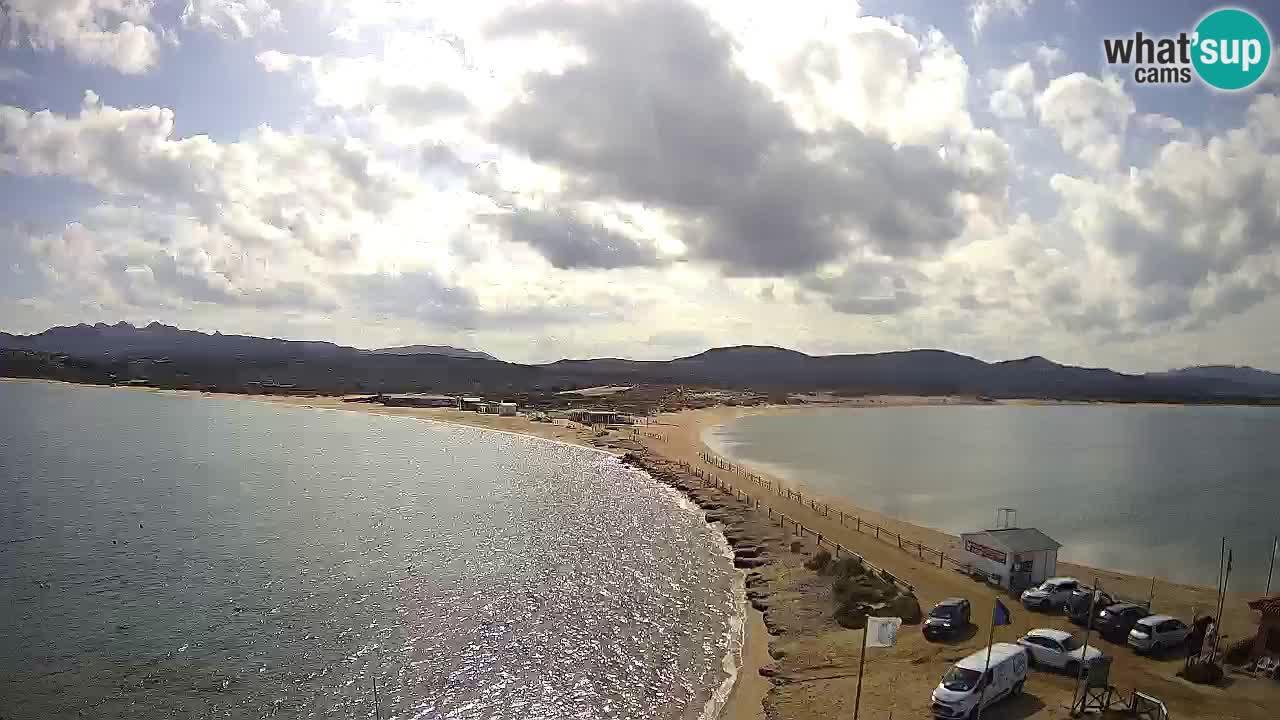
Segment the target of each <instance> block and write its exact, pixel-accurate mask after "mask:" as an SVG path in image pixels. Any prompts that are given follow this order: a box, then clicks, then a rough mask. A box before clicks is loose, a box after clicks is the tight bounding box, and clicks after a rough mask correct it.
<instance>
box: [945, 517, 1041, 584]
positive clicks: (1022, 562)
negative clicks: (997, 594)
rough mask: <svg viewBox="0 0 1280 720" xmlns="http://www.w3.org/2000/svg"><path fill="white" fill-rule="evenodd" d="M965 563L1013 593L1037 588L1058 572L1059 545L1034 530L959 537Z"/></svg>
mask: <svg viewBox="0 0 1280 720" xmlns="http://www.w3.org/2000/svg"><path fill="white" fill-rule="evenodd" d="M960 540H961V542H963V543H964V551H965V554H966V556H967V558H966V559H967V561H968V562H969V563H970V564H971V565H972V566H973V567H974V568H975V569H977V570H981V571H982V572H983V573H984V574H986V575H988V576H990V577H993V578H995V580H996V581H997V584H998V585H1000V587H1003V588H1007V589H1010V590H1014V591H1019V590H1023V589H1025V588H1028V587H1031V586H1033V585H1039V584H1040V583H1042V582H1044V581H1045V579H1046V578H1050V577H1053V576H1054V575H1055V574H1056V573H1057V572H1058V548H1060V547H1062V543H1060V542H1058V541H1057V540H1054V539H1053V538H1051V537H1049V536H1048V535H1045V534H1044V533H1042V532H1040V531H1039V530H1037V529H1035V528H1001V529H998V530H980V531H978V532H971V533H961V534H960Z"/></svg>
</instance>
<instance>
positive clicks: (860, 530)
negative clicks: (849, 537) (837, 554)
mask: <svg viewBox="0 0 1280 720" xmlns="http://www.w3.org/2000/svg"><path fill="white" fill-rule="evenodd" d="M853 519H854V520H857V521H858V532H862V518H860V517H857V516H854V518H853Z"/></svg>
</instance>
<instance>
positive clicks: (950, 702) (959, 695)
mask: <svg viewBox="0 0 1280 720" xmlns="http://www.w3.org/2000/svg"><path fill="white" fill-rule="evenodd" d="M988 655H990V656H989V657H988ZM983 670H986V672H985V673H984V672H983ZM1026 682H1027V651H1026V650H1024V649H1022V648H1021V647H1019V646H1017V645H1013V644H1010V643H994V644H993V645H992V646H991V647H990V648H983V649H981V650H979V651H978V652H976V653H973V654H972V655H970V656H968V657H966V658H964V659H963V660H961V661H960V662H958V663H956V664H955V666H954V667H952V668H951V669H950V670H948V671H947V674H946V675H943V676H942V682H940V683H938V687H937V688H936V689H935V690H934V691H933V695H932V697H931V698H930V699H931V701H932V704H931V706H930V710H931V711H932V712H933V716H934V717H935V718H939V719H940V720H955V719H957V718H971V717H973V716H974V715H975V714H978V713H979V712H980V710H979V708H978V703H982V707H984V708H986V707H989V706H991V705H993V704H995V703H997V702H999V701H1001V700H1003V699H1005V698H1009V697H1016V696H1017V695H1020V694H1022V687H1023V685H1025V684H1026Z"/></svg>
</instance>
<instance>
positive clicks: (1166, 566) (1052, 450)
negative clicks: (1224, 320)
mask: <svg viewBox="0 0 1280 720" xmlns="http://www.w3.org/2000/svg"><path fill="white" fill-rule="evenodd" d="M706 440H707V442H708V444H709V445H710V446H711V447H712V448H713V449H717V450H718V451H719V452H721V454H723V455H725V456H727V457H731V458H734V459H736V460H740V461H743V462H747V463H751V464H754V465H757V466H758V467H761V469H764V470H766V471H768V472H770V473H771V474H776V475H779V476H782V477H787V478H792V479H794V480H797V481H800V482H802V483H804V484H805V485H808V486H809V487H810V488H812V489H813V490H814V491H815V492H817V493H819V494H820V495H824V496H827V497H833V498H838V497H843V498H847V499H848V500H849V501H851V502H853V503H856V504H859V505H861V506H863V507H867V508H870V509H873V510H876V511H879V512H883V513H886V514H888V515H892V516H894V517H899V518H902V519H906V520H910V521H913V522H916V523H918V524H922V525H928V526H931V527H937V528H940V529H942V530H946V531H949V532H952V533H959V532H963V531H968V530H974V529H979V528H985V527H991V526H993V525H994V523H995V513H996V508H997V507H1013V508H1017V511H1018V513H1017V520H1018V524H1019V525H1022V526H1026V527H1039V528H1040V529H1042V530H1044V531H1045V532H1047V533H1048V534H1049V535H1051V536H1052V537H1054V538H1055V539H1056V540H1058V541H1059V542H1061V543H1063V545H1064V547H1063V548H1062V550H1061V551H1060V557H1062V558H1063V559H1067V560H1070V561H1073V562H1079V563H1083V564H1088V565H1092V566H1095V567H1105V568H1110V569H1113V570H1121V571H1126V572H1132V573H1136V574H1139V575H1156V576H1159V577H1161V578H1166V579H1172V580H1176V581H1182V582H1191V583H1199V584H1207V585H1209V586H1214V585H1216V584H1217V576H1218V556H1219V551H1220V547H1221V536H1223V535H1226V536H1227V541H1228V544H1229V545H1230V546H1231V547H1232V548H1233V551H1234V556H1235V566H1234V567H1235V570H1234V572H1233V574H1232V580H1231V586H1232V587H1233V588H1235V589H1240V590H1254V591H1261V590H1262V589H1263V587H1264V586H1265V584H1266V576H1267V566H1268V561H1269V558H1270V554H1271V544H1272V537H1273V536H1274V535H1275V534H1276V533H1280V510H1278V508H1280V408H1263V407H1170V406H1105V405H1082V406H1077V405H1058V406H1018V405H997V406H951V407H897V408H893V407H882V408H839V409H836V408H828V409H806V410H801V411H797V412H794V413H787V414H784V415H773V416H754V417H746V418H743V419H741V420H738V421H735V422H734V423H732V424H729V425H726V426H722V427H719V428H715V429H713V430H712V431H709V432H708V434H707V436H706ZM1277 572H1280V570H1278V571H1277ZM1273 587H1274V583H1273Z"/></svg>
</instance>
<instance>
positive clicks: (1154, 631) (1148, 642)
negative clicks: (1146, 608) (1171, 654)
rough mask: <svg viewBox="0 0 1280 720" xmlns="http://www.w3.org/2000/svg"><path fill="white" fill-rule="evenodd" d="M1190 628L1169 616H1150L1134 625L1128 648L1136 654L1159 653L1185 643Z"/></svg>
mask: <svg viewBox="0 0 1280 720" xmlns="http://www.w3.org/2000/svg"><path fill="white" fill-rule="evenodd" d="M1190 634H1191V626H1190V625H1187V624H1186V623H1184V622H1182V621H1181V620H1179V619H1177V618H1175V617H1172V616H1169V615H1151V616H1149V617H1144V618H1142V619H1141V620H1139V621H1138V622H1136V623H1134V626H1133V629H1132V630H1130V631H1129V647H1131V648H1133V649H1134V650H1135V651H1136V652H1140V653H1144V652H1159V651H1161V650H1164V649H1165V648H1172V647H1177V646H1179V645H1181V644H1182V643H1184V642H1186V641H1187V636H1189V635H1190Z"/></svg>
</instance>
